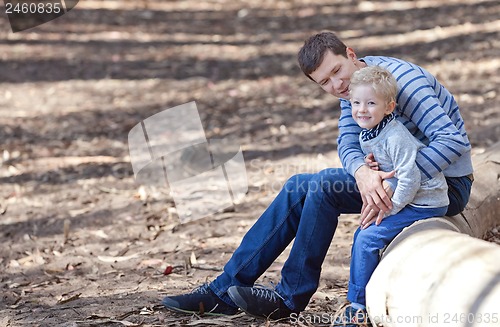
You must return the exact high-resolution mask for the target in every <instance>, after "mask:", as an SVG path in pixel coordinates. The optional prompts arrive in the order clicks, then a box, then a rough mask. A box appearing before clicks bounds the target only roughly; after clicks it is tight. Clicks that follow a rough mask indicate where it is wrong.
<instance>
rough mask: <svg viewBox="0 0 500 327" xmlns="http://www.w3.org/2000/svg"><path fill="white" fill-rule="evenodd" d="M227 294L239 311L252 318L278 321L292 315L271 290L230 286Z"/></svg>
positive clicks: (277, 295) (280, 298)
mask: <svg viewBox="0 0 500 327" xmlns="http://www.w3.org/2000/svg"><path fill="white" fill-rule="evenodd" d="M227 294H229V297H230V298H231V300H233V302H234V303H235V304H236V305H237V306H238V307H240V309H241V310H243V311H245V312H246V313H247V314H249V315H252V316H254V317H258V318H266V319H269V320H278V319H286V318H290V315H291V314H292V313H294V311H292V310H291V309H290V308H288V307H287V306H286V304H285V302H283V298H282V297H281V296H280V295H279V294H278V293H276V291H274V290H272V289H268V288H262V287H242V286H231V287H230V288H229V289H228V290H227ZM295 313H298V312H295Z"/></svg>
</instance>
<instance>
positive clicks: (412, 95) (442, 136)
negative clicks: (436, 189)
mask: <svg viewBox="0 0 500 327" xmlns="http://www.w3.org/2000/svg"><path fill="white" fill-rule="evenodd" d="M388 68H389V67H388ZM393 70H394V68H393ZM393 74H395V75H397V80H398V85H399V86H400V91H399V94H398V98H397V102H398V105H399V109H400V112H401V113H402V114H403V115H404V116H405V117H406V118H407V119H409V120H410V121H411V123H413V124H414V125H415V126H416V127H417V128H418V129H419V130H420V132H421V134H420V133H419V134H420V137H421V141H424V142H425V138H427V140H428V145H427V147H425V148H422V149H421V150H420V151H419V152H418V154H417V158H416V162H417V166H418V167H419V168H420V171H421V173H422V180H428V179H430V178H432V177H434V176H436V175H437V174H438V173H440V172H442V171H443V170H444V169H446V168H447V167H448V166H449V165H450V164H452V163H453V162H455V161H456V160H457V159H458V158H459V157H461V156H462V155H463V154H464V153H466V152H468V151H470V148H471V147H470V143H469V140H468V138H467V134H466V133H465V129H464V127H463V125H464V122H463V120H462V118H461V117H460V113H459V111H458V105H457V103H456V102H455V100H454V98H453V96H452V95H451V94H450V93H449V92H448V91H447V90H446V89H445V88H444V87H443V86H442V85H441V84H439V82H438V81H437V80H436V78H435V77H434V76H432V75H431V74H430V73H429V72H427V71H425V70H424V69H422V68H421V67H418V66H415V65H411V64H406V65H401V66H398V68H397V69H396V70H394V71H393ZM424 135H425V138H424ZM416 136H417V137H418V136H419V135H416Z"/></svg>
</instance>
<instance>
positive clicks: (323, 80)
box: [310, 48, 366, 100]
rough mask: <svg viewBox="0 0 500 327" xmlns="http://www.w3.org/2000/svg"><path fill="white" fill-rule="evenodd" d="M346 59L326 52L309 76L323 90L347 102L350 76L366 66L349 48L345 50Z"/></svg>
mask: <svg viewBox="0 0 500 327" xmlns="http://www.w3.org/2000/svg"><path fill="white" fill-rule="evenodd" d="M346 54H347V58H346V57H344V56H342V55H336V54H334V53H333V52H332V51H330V50H328V51H327V52H326V53H325V56H324V57H323V61H322V62H321V64H320V65H319V67H318V68H317V69H316V70H315V71H313V72H312V73H311V74H310V76H311V78H312V79H313V80H314V81H315V82H316V83H318V84H319V85H320V86H321V88H322V89H323V90H325V91H326V92H327V93H330V94H331V95H334V96H336V97H337V98H341V99H345V100H349V84H350V81H351V76H352V74H353V73H354V72H355V71H356V70H358V69H360V68H361V67H362V66H363V67H364V66H366V64H364V63H362V62H361V61H359V60H357V57H356V54H355V53H354V51H353V50H352V49H351V48H347V52H346Z"/></svg>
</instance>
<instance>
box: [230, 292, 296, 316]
mask: <svg viewBox="0 0 500 327" xmlns="http://www.w3.org/2000/svg"><path fill="white" fill-rule="evenodd" d="M227 294H228V295H229V297H230V298H231V300H233V302H234V304H236V305H237V306H238V307H239V308H240V309H241V310H242V311H243V312H245V313H246V314H247V315H249V316H252V317H254V318H258V319H265V320H268V321H284V320H288V319H290V317H285V318H278V319H271V318H269V317H264V316H257V315H255V314H253V313H251V312H248V311H247V308H246V302H245V300H243V298H242V297H241V295H240V293H238V289H237V288H236V286H231V287H229V289H228V290H227ZM240 304H245V307H243V306H241V305H240Z"/></svg>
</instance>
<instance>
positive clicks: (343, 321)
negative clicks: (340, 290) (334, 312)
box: [335, 305, 370, 327]
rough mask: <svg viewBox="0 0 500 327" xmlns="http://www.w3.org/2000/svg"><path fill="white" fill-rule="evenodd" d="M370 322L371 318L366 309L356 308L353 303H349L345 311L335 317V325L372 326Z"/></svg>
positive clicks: (349, 326)
mask: <svg viewBox="0 0 500 327" xmlns="http://www.w3.org/2000/svg"><path fill="white" fill-rule="evenodd" d="M369 323H370V319H369V318H368V313H367V312H366V310H364V309H354V308H353V307H352V306H351V305H347V306H346V307H345V308H344V312H342V313H341V314H340V315H339V316H338V317H337V318H336V319H335V326H345V327H360V326H370V324H369Z"/></svg>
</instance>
